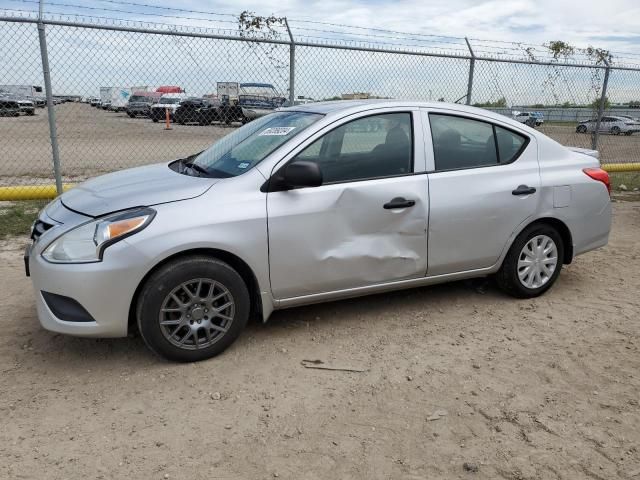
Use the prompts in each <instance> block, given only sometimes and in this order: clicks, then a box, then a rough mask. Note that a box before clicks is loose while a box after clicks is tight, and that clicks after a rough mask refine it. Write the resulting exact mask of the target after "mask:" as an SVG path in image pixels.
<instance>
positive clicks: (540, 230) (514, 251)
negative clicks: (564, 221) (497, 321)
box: [496, 223, 564, 298]
mask: <svg viewBox="0 0 640 480" xmlns="http://www.w3.org/2000/svg"><path fill="white" fill-rule="evenodd" d="M538 235H546V236H547V237H549V238H550V239H551V240H553V242H554V243H555V246H556V250H557V262H556V266H555V269H554V271H553V273H552V275H551V276H550V277H549V279H548V280H547V281H546V283H544V284H543V285H541V286H540V287H538V288H529V287H527V286H525V285H523V284H522V282H520V278H519V277H518V260H519V258H520V255H521V252H522V249H523V248H524V246H525V245H526V244H527V243H528V242H529V241H530V240H531V239H533V238H534V237H536V236H538ZM563 259H564V243H563V242H562V237H561V235H560V234H559V233H558V231H557V230H556V229H555V228H553V227H552V226H550V225H547V224H544V223H538V224H534V225H530V226H528V227H527V228H525V229H524V230H523V231H522V232H520V234H519V235H518V236H517V237H516V239H515V240H514V242H513V244H512V245H511V248H510V249H509V252H508V253H507V256H506V257H505V259H504V261H503V262H502V266H501V267H500V270H499V271H498V273H497V274H496V282H497V283H498V286H499V287H500V288H501V289H502V290H503V291H504V292H506V293H508V294H509V295H511V296H514V297H517V298H533V297H537V296H539V295H542V294H543V293H544V292H546V291H547V290H549V288H551V286H552V285H553V284H554V283H555V281H556V279H557V278H558V275H560V271H561V270H562V263H563Z"/></svg>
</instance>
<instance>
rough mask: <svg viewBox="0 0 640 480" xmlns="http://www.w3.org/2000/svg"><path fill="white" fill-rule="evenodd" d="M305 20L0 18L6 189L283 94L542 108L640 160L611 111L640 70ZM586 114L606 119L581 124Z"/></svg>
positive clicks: (569, 137)
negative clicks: (184, 24)
mask: <svg viewBox="0 0 640 480" xmlns="http://www.w3.org/2000/svg"><path fill="white" fill-rule="evenodd" d="M296 28H297V27H295V26H293V27H292V26H290V24H289V23H288V22H287V21H286V19H284V23H283V25H282V29H281V30H282V31H280V32H278V34H274V35H247V34H246V32H243V31H241V30H239V31H237V32H228V31H227V32H224V33H216V32H212V31H208V30H206V29H202V28H200V29H184V28H172V27H170V26H157V25H155V26H153V25H151V26H149V25H147V26H145V25H131V24H127V23H116V22H109V23H108V24H107V23H104V22H102V23H101V22H98V21H95V22H92V21H87V20H86V19H83V20H82V21H79V20H73V21H72V20H69V19H64V18H45V16H43V15H42V14H40V15H39V16H38V17H37V18H33V17H29V16H26V17H25V16H0V42H1V43H2V45H3V55H2V57H0V114H1V115H2V117H1V118H0V152H2V161H1V162H0V200H3V199H5V200H6V199H15V198H34V197H48V196H52V195H55V193H56V192H58V193H59V192H60V191H61V190H62V189H63V188H64V186H65V185H67V184H73V183H76V182H78V181H81V180H83V179H86V178H88V177H91V176H95V175H97V174H101V173H106V172H111V171H115V170H119V169H122V168H127V167H133V166H137V165H143V164H148V163H153V162H159V161H164V160H170V159H173V158H179V157H184V156H188V155H191V154H193V153H196V152H198V151H200V150H202V149H204V148H205V147H207V146H208V145H210V144H211V143H212V142H213V141H214V140H216V139H217V138H220V137H222V136H224V135H225V134H227V133H228V132H229V131H230V129H232V128H236V127H238V126H239V125H241V124H242V123H243V122H247V121H250V120H251V119H252V115H254V114H255V115H258V114H261V113H264V111H269V110H271V109H274V108H277V107H278V106H281V105H286V104H299V103H306V102H310V101H321V100H336V99H349V98H394V99H417V100H431V101H446V102H458V103H467V104H477V105H478V106H481V107H484V108H488V109H490V110H493V111H496V112H499V113H502V114H504V115H507V116H513V115H514V113H515V112H536V113H540V114H542V118H543V119H544V123H542V124H540V125H538V126H537V128H539V129H541V130H542V131H543V132H544V133H545V134H547V135H549V136H550V137H552V138H554V139H556V140H557V141H559V142H560V143H562V144H565V145H572V146H580V147H587V148H596V149H598V150H600V152H601V160H602V161H603V162H604V163H607V164H616V165H627V164H628V165H631V164H638V163H639V162H640V133H637V134H635V133H634V134H629V135H625V133H630V132H629V131H628V130H627V129H624V128H626V127H624V128H623V130H621V129H620V128H618V129H617V130H616V125H615V124H614V123H611V122H609V117H612V116H621V115H627V116H630V117H638V116H640V109H634V108H631V107H630V106H623V105H622V104H624V103H628V102H630V101H632V100H635V101H638V100H640V68H636V67H634V66H629V65H621V64H615V65H609V64H608V62H607V60H606V59H605V60H604V61H595V62H593V61H591V62H588V61H570V60H568V59H566V58H561V59H559V58H515V57H514V56H513V55H512V56H499V55H493V56H492V55H491V52H487V50H486V47H481V48H476V47H475V46H474V42H473V41H472V40H471V41H470V40H469V39H463V41H461V42H460V44H459V45H456V48H453V49H452V50H450V51H435V50H433V49H431V50H425V49H422V48H418V47H416V46H415V45H409V46H404V45H399V44H397V43H396V44H392V45H389V44H376V45H374V44H361V43H356V42H347V41H342V40H336V39H332V40H317V39H315V40H314V39H312V38H308V37H304V36H301V35H300V36H299V35H297V34H296V31H297V30H296ZM268 33H269V32H268ZM483 48H485V49H484V50H483ZM225 82H226V83H225ZM234 85H235V87H234ZM40 86H44V88H42V89H41V90H42V91H36V90H38V89H39V88H37V89H34V90H33V91H31V92H30V93H29V94H27V92H26V89H28V88H30V87H40ZM168 87H173V88H168ZM234 88H235V89H237V90H238V91H237V92H236V91H234ZM158 90H161V91H164V92H165V97H164V99H161V96H160V94H159V93H158ZM167 92H169V93H167ZM225 92H226V94H225ZM234 92H235V93H234ZM225 95H228V97H227V96H225ZM43 97H46V104H45V102H43V101H42V100H43ZM132 97H135V98H136V99H138V100H141V102H138V103H139V105H138V103H136V102H134V101H132ZM139 97H140V98H139ZM92 98H94V99H95V100H94V101H93V103H96V102H97V101H98V99H99V100H100V101H101V105H99V106H92V104H91V103H88V102H89V100H90V99H92ZM172 98H173V99H174V100H171V99H172ZM185 99H187V101H186V102H185ZM169 101H171V102H172V103H171V104H166V102H169ZM29 102H31V103H32V105H31V107H30V106H29ZM177 102H181V103H177ZM636 105H637V104H636ZM102 107H105V108H102ZM134 107H135V108H134ZM14 115H17V116H14ZM588 120H593V121H594V122H592V123H593V124H594V125H595V126H596V128H595V129H592V128H591V127H589V128H588V130H587V132H586V133H581V129H580V127H579V125H581V123H580V122H585V121H588ZM588 125H591V124H588ZM598 125H600V128H597V126H598ZM592 130H593V131H592ZM622 168H623V169H624V167H622ZM634 175H635V174H634Z"/></svg>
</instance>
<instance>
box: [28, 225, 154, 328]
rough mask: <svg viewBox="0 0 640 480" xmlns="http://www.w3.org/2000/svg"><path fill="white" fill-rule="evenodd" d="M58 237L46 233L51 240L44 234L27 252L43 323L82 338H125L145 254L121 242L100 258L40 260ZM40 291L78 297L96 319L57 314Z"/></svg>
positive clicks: (76, 298) (143, 268)
mask: <svg viewBox="0 0 640 480" xmlns="http://www.w3.org/2000/svg"><path fill="white" fill-rule="evenodd" d="M47 233H48V232H47ZM52 233H53V232H52ZM55 236H56V234H55V233H54V234H53V235H51V236H49V235H47V237H48V239H47V241H43V239H42V238H41V241H39V242H38V243H36V244H35V245H34V246H33V247H31V248H30V249H29V251H28V252H26V253H25V257H26V259H25V263H26V265H25V266H26V267H27V268H28V271H29V272H30V274H31V279H32V283H33V288H34V293H35V299H36V309H37V313H38V319H39V320H40V324H41V325H42V327H43V328H45V329H46V330H50V331H52V332H58V333H64V334H68V335H76V336H82V337H124V336H126V335H127V327H128V322H129V307H130V305H131V302H132V299H133V295H134V292H135V291H136V288H137V287H138V284H139V282H140V280H141V279H142V278H143V276H144V270H145V267H144V261H143V260H142V259H144V255H141V254H140V253H139V252H138V251H137V250H136V249H135V248H134V247H132V246H130V245H128V244H126V240H122V241H120V242H118V243H116V244H114V245H112V246H110V247H109V248H108V249H107V250H106V251H105V254H104V258H103V260H102V261H101V262H95V263H83V264H54V263H49V262H47V261H46V260H45V259H44V258H42V256H41V252H42V250H43V249H44V248H45V247H46V246H47V245H48V244H49V243H50V241H51V240H52V239H53V238H55ZM43 237H44V235H43ZM141 260H142V261H141ZM42 292H47V293H50V294H55V295H62V296H64V297H69V298H71V299H73V300H75V301H76V302H77V303H78V304H80V306H82V308H84V309H85V310H86V311H87V312H88V314H89V315H90V318H91V319H92V320H93V321H82V322H79V321H69V319H63V318H59V317H57V316H56V315H55V314H54V313H53V311H52V309H51V308H49V306H48V305H47V302H46V301H45V299H44V297H43V293H42Z"/></svg>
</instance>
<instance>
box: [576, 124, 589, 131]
mask: <svg viewBox="0 0 640 480" xmlns="http://www.w3.org/2000/svg"><path fill="white" fill-rule="evenodd" d="M576 132H578V133H587V127H586V126H585V125H578V128H576Z"/></svg>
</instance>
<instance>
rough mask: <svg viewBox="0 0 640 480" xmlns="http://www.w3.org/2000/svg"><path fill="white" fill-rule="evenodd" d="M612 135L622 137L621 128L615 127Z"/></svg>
mask: <svg viewBox="0 0 640 480" xmlns="http://www.w3.org/2000/svg"><path fill="white" fill-rule="evenodd" d="M611 133H612V134H614V135H620V127H613V128H612V129H611Z"/></svg>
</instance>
